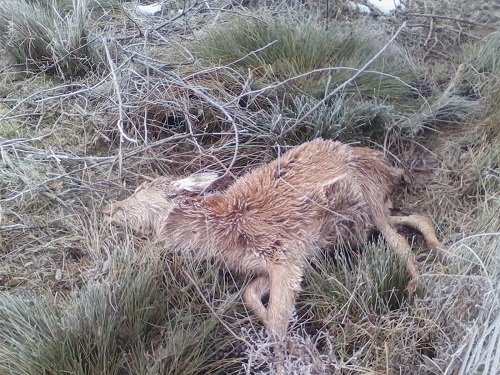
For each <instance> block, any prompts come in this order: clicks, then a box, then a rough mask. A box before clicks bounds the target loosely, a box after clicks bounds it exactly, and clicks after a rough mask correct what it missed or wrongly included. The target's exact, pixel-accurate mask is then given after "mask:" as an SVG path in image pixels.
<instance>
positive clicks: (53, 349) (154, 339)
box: [0, 244, 235, 375]
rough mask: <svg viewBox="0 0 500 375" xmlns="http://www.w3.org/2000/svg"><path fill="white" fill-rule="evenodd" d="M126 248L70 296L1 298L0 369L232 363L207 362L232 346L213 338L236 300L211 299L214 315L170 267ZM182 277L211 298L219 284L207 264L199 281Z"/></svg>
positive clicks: (170, 370)
mask: <svg viewBox="0 0 500 375" xmlns="http://www.w3.org/2000/svg"><path fill="white" fill-rule="evenodd" d="M126 246H127V245H126ZM126 246H125V247H123V244H122V251H126V252H129V253H128V254H126V253H125V254H124V253H122V254H119V255H116V256H113V257H112V258H111V262H112V263H111V264H110V268H109V270H108V272H109V274H108V275H106V274H102V275H101V276H100V277H99V278H98V279H96V280H88V281H87V283H86V284H85V285H84V286H83V287H82V288H80V289H77V290H73V291H72V292H71V293H70V294H67V295H62V294H57V295H53V294H51V293H47V292H45V293H41V294H37V295H33V294H29V293H28V294H21V295H15V294H10V293H5V292H3V293H2V294H0V318H1V322H0V333H1V337H2V339H1V340H0V343H1V345H0V372H2V373H9V374H32V375H36V374H61V373H71V374H82V375H83V374H97V373H99V374H123V373H130V374H139V373H140V374H156V373H158V372H161V373H162V374H180V373H183V374H196V373H217V371H219V370H222V369H224V368H230V367H231V366H233V365H234V362H235V361H234V360H219V361H218V362H215V361H214V360H213V359H212V357H213V355H214V354H215V352H216V351H217V350H218V349H220V348H221V346H224V345H230V344H231V339H227V338H226V339H225V340H221V338H218V339H217V336H216V334H217V332H218V331H217V330H218V329H219V330H220V328H219V325H220V323H219V321H220V319H223V318H224V314H225V311H226V310H228V309H230V308H231V307H232V305H233V303H234V298H229V300H224V301H222V300H220V301H213V302H212V303H213V305H214V308H215V309H216V310H217V311H218V314H220V316H219V317H216V316H215V315H213V314H211V313H210V311H205V309H204V308H203V307H204V304H203V302H202V301H203V300H202V299H200V296H199V295H197V293H196V291H195V289H194V288H193V287H192V286H190V285H189V283H188V280H189V279H183V278H182V277H180V278H179V275H177V278H175V277H174V275H173V274H172V273H171V268H168V266H173V265H174V264H173V263H170V264H169V262H163V261H161V259H160V258H159V257H158V256H154V255H153V254H151V253H142V254H136V255H133V254H132V253H131V252H132V251H133V250H132V249H131V248H130V247H129V248H126ZM172 261H174V262H175V259H172V260H171V261H170V262H172ZM207 271H208V272H207ZM180 272H181V274H182V272H186V273H188V274H189V273H191V276H190V277H194V278H196V279H197V282H198V283H200V285H201V287H202V288H203V289H204V288H205V286H208V287H209V290H210V291H211V292H213V293H214V294H215V295H217V291H218V287H219V286H220V285H222V284H220V283H219V282H218V281H217V269H216V268H213V267H212V268H211V271H210V268H209V270H207V269H205V270H204V273H205V275H204V276H202V277H200V276H199V275H197V271H196V270H195V269H193V268H191V269H190V268H189V267H185V268H184V270H183V271H180ZM219 293H220V291H219ZM210 297H211V298H213V297H214V296H213V295H212V294H210ZM195 301H197V302H196V303H195ZM230 301H233V302H230ZM200 302H201V303H200Z"/></svg>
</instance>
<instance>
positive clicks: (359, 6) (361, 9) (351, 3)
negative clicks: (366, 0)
mask: <svg viewBox="0 0 500 375" xmlns="http://www.w3.org/2000/svg"><path fill="white" fill-rule="evenodd" d="M347 6H348V8H349V9H351V10H355V11H356V12H358V13H363V14H370V13H371V10H370V8H368V7H367V6H366V5H363V4H358V3H355V2H354V1H349V3H348V4H347Z"/></svg>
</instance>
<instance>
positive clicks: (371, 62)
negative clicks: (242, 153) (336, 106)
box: [280, 21, 406, 136]
mask: <svg viewBox="0 0 500 375" xmlns="http://www.w3.org/2000/svg"><path fill="white" fill-rule="evenodd" d="M405 27H406V21H404V22H403V24H402V25H401V26H400V27H399V29H398V30H397V31H396V32H395V33H394V35H393V36H392V38H391V39H390V40H389V41H388V42H387V43H386V44H385V46H383V47H382V49H381V50H380V51H378V52H377V53H376V54H375V56H373V57H372V58H371V59H370V60H369V61H368V62H367V63H366V64H365V65H364V66H363V67H362V68H361V69H359V70H358V71H357V72H356V73H355V74H354V75H353V76H352V77H351V78H349V79H348V80H347V81H345V82H344V83H343V84H341V85H340V86H338V87H337V88H336V89H335V90H333V91H332V92H331V93H329V94H328V95H327V96H325V97H324V98H323V99H321V100H320V101H319V102H318V103H317V104H316V105H315V106H313V107H312V108H311V109H310V110H309V111H307V112H306V113H305V114H304V115H303V116H302V117H300V118H299V119H298V120H296V121H295V124H294V125H292V126H291V127H289V128H288V129H287V130H285V131H283V132H281V134H280V136H284V135H286V134H287V133H289V132H291V131H292V130H293V129H295V128H296V127H297V126H298V125H299V124H300V123H301V122H302V121H304V119H306V118H307V117H309V116H310V115H311V114H312V113H313V112H314V111H315V110H316V109H318V108H319V106H321V105H322V104H324V103H325V102H327V101H328V100H330V99H331V98H332V97H333V96H335V95H336V94H337V93H339V92H340V91H342V90H343V89H345V88H346V87H347V86H349V85H350V84H351V83H352V82H354V81H355V80H356V78H358V77H359V76H360V75H361V74H362V73H363V72H364V71H365V70H366V69H368V67H369V66H370V65H371V64H373V62H374V61H375V60H377V59H378V58H379V56H380V55H381V54H382V53H384V51H385V50H386V49H387V48H388V47H389V45H391V43H392V42H393V41H394V39H396V37H397V36H398V35H399V33H400V32H401V30H403V28H405Z"/></svg>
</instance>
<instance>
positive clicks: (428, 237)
mask: <svg viewBox="0 0 500 375" xmlns="http://www.w3.org/2000/svg"><path fill="white" fill-rule="evenodd" d="M389 219H390V222H391V224H392V225H406V226H408V227H411V228H414V229H416V230H418V231H419V232H421V233H422V234H423V236H424V238H425V242H426V243H427V246H428V247H429V249H430V250H431V251H432V252H433V253H434V254H435V255H436V256H437V257H438V258H439V260H440V261H441V262H443V263H447V261H448V252H447V250H448V249H447V247H446V246H444V245H443V244H442V243H441V242H440V241H439V240H438V239H437V236H436V231H435V229H434V225H433V224H432V221H431V219H430V218H429V217H427V216H424V215H419V214H413V215H409V216H391V217H390V218H389Z"/></svg>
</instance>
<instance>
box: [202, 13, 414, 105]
mask: <svg viewBox="0 0 500 375" xmlns="http://www.w3.org/2000/svg"><path fill="white" fill-rule="evenodd" d="M287 16H290V18H287ZM385 40H386V37H385V36H384V35H383V32H380V31H376V30H373V31H370V32H369V33H367V32H366V25H360V24H350V23H347V22H346V23H341V22H339V23H335V24H332V25H330V28H329V29H325V26H324V23H323V22H321V21H320V20H319V19H318V18H317V17H310V18H305V19H304V18H302V19H300V18H299V17H297V18H293V16H291V15H281V16H279V17H274V18H271V17H265V16H262V17H261V19H255V18H251V17H235V18H230V19H228V20H227V21H226V22H223V23H221V24H220V25H218V26H216V27H213V29H212V30H210V31H208V33H206V34H205V35H202V36H200V39H199V41H198V42H197V43H196V44H194V45H193V49H194V51H195V52H196V53H197V54H198V56H199V57H201V58H204V59H207V60H209V61H211V62H213V63H217V64H233V62H235V61H237V62H236V63H235V65H236V66H238V67H239V68H240V69H241V71H242V73H243V74H246V73H247V72H251V73H252V74H253V75H255V76H256V77H257V79H258V80H260V82H262V85H264V84H266V83H274V82H276V81H282V80H285V79H287V78H290V77H294V76H298V75H301V74H304V73H308V72H311V71H313V70H315V69H321V68H333V69H332V70H331V71H329V72H327V73H315V74H311V75H309V76H308V77H305V78H303V79H301V80H300V81H298V82H294V83H293V84H291V85H290V86H291V87H293V88H294V90H295V91H303V92H306V93H308V94H310V95H312V96H313V97H316V98H321V97H323V96H324V95H325V94H326V93H328V92H329V91H331V90H332V89H334V88H335V87H336V86H337V85H339V84H341V83H342V82H344V81H345V80H346V79H348V78H350V77H351V76H352V75H353V74H354V73H355V69H359V68H361V67H362V66H363V65H364V64H365V63H366V62H367V61H369V60H370V59H371V58H372V57H373V56H374V55H375V54H376V52H378V51H379V50H380V48H381V47H382V46H383V44H384V41H385ZM267 45H269V46H268V47H267V48H265V49H263V50H261V49H262V48H263V47H265V46H267ZM259 50H260V51H259ZM255 51H258V52H255ZM370 70H374V71H376V72H382V73H387V74H390V75H394V76H395V77H401V78H403V80H404V79H407V80H408V81H409V82H411V80H412V79H414V78H415V66H412V64H411V62H410V60H409V58H408V57H407V56H405V55H404V53H403V52H402V51H401V50H398V48H397V47H392V48H389V50H388V52H387V53H386V54H384V55H383V56H382V57H381V58H380V59H379V60H378V61H377V62H376V63H375V64H374V65H373V66H372V67H370ZM376 72H371V73H366V74H365V75H363V76H362V77H360V78H359V79H358V80H356V84H355V85H353V86H352V87H350V88H348V89H347V92H355V93H356V94H360V95H362V96H366V97H374V96H375V97H381V98H384V99H385V98H389V99H397V98H401V97H402V96H405V95H407V94H408V93H409V89H408V87H407V86H405V85H404V84H401V82H399V81H398V80H397V79H395V78H391V77H387V76H382V75H379V74H377V73H376ZM327 82H328V84H327Z"/></svg>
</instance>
